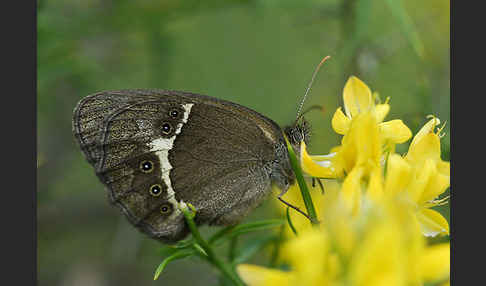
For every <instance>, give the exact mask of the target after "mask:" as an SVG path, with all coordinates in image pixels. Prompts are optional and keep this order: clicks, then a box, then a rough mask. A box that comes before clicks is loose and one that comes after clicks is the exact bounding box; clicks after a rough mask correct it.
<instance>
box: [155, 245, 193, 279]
mask: <svg viewBox="0 0 486 286" xmlns="http://www.w3.org/2000/svg"><path fill="white" fill-rule="evenodd" d="M193 254H194V253H193V251H187V250H181V251H179V252H176V253H174V254H172V255H171V256H169V257H167V258H165V259H164V260H162V262H161V263H160V264H159V266H158V267H157V269H156V270H155V274H154V280H157V278H159V275H160V273H162V271H163V270H164V268H165V267H166V266H167V264H169V262H171V261H173V260H177V259H182V258H185V257H188V256H191V255H193Z"/></svg>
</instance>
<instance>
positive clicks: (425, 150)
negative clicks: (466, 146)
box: [405, 133, 441, 164]
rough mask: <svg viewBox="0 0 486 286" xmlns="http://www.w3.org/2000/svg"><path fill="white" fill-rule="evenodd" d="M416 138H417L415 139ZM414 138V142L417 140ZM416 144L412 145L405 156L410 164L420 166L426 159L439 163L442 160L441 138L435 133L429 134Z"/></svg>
mask: <svg viewBox="0 0 486 286" xmlns="http://www.w3.org/2000/svg"><path fill="white" fill-rule="evenodd" d="M415 138H416V137H415ZM415 138H414V140H415ZM414 143H415V144H413V145H410V147H409V149H408V153H407V155H406V156H405V159H407V160H408V161H409V162H416V164H420V163H421V162H423V161H424V160H426V159H432V160H434V161H437V162H439V161H440V160H441V159H440V138H439V136H437V134H435V133H428V134H425V135H423V136H421V137H420V140H415V142H414Z"/></svg>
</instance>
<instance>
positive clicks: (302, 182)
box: [285, 138, 319, 226]
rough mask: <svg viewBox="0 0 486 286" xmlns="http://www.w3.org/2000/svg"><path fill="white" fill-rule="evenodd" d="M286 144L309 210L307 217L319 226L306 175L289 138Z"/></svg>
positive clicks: (314, 224)
mask: <svg viewBox="0 0 486 286" xmlns="http://www.w3.org/2000/svg"><path fill="white" fill-rule="evenodd" d="M285 142H286V143H287V150H288V151H289V158H290V165H291V166H292V169H293V170H294V173H295V178H296V179H297V183H298V184H299V188H300V193H301V194H302V199H303V200H304V205H305V208H306V209H307V215H308V216H309V219H310V222H311V224H312V225H313V226H318V225H319V220H318V219H317V213H316V209H315V208H314V204H313V203H312V197H311V195H310V193H309V189H308V188H307V184H306V183H305V179H304V175H303V174H302V170H301V169H300V166H299V163H298V161H297V157H296V156H295V153H294V149H293V148H292V146H291V145H290V143H289V141H288V140H287V138H285Z"/></svg>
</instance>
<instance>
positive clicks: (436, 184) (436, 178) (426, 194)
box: [418, 170, 450, 204]
mask: <svg viewBox="0 0 486 286" xmlns="http://www.w3.org/2000/svg"><path fill="white" fill-rule="evenodd" d="M449 185H450V176H444V175H442V174H440V173H439V172H437V170H436V171H435V172H434V173H433V174H432V175H431V176H430V178H429V182H428V183H427V186H426V187H425V189H424V191H423V192H422V195H421V196H420V198H419V199H418V203H419V204H423V203H425V202H428V201H431V200H433V199H435V198H437V197H438V196H439V195H440V194H442V193H443V192H445V191H446V190H447V188H448V187H449Z"/></svg>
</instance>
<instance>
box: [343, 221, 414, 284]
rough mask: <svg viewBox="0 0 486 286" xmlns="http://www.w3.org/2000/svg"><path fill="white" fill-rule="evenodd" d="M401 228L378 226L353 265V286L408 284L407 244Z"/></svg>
mask: <svg viewBox="0 0 486 286" xmlns="http://www.w3.org/2000/svg"><path fill="white" fill-rule="evenodd" d="M397 229H398V230H399V228H397V227H393V226H392V225H389V224H382V225H378V226H374V227H373V228H372V229H370V230H369V231H368V234H367V235H366V236H365V238H364V240H363V241H362V242H361V243H360V247H359V249H357V250H356V251H355V254H354V255H353V259H352V261H351V263H350V275H349V276H350V277H349V279H350V282H351V283H350V284H349V285H356V286H360V285H363V286H364V285H380V286H381V285H383V286H385V285H406V282H407V281H406V279H405V278H406V276H405V274H406V273H405V272H404V267H403V262H404V258H406V256H405V254H406V252H405V251H404V245H403V244H402V243H401V241H402V240H401V237H400V234H401V233H399V232H398V231H397Z"/></svg>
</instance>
